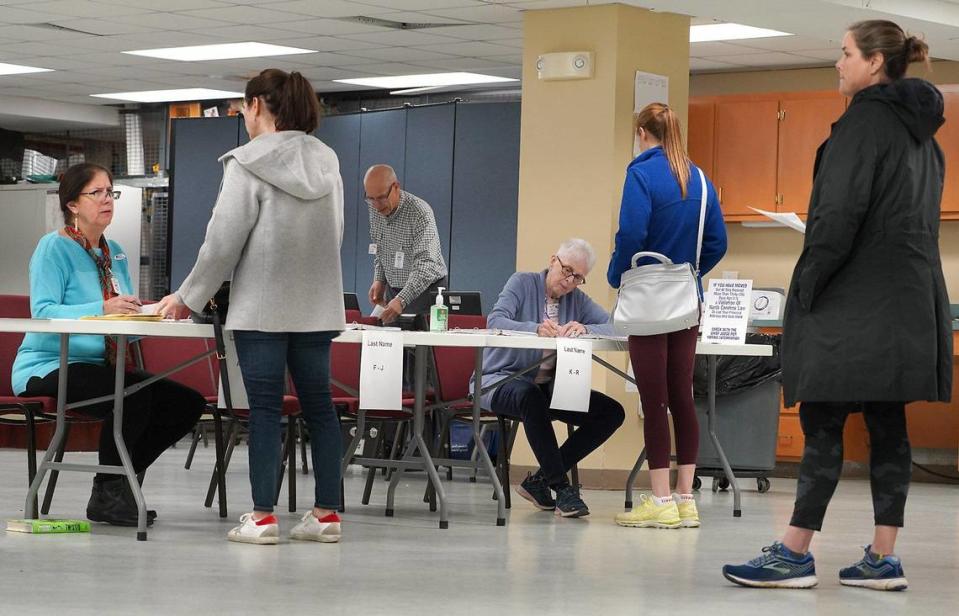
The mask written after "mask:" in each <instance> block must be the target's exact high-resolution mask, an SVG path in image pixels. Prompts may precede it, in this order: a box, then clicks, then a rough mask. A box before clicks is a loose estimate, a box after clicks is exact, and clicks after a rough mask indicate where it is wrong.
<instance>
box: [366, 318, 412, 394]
mask: <svg viewBox="0 0 959 616" xmlns="http://www.w3.org/2000/svg"><path fill="white" fill-rule="evenodd" d="M362 344H363V350H362V352H361V353H360V405H361V406H362V407H363V408H364V409H376V410H385V411H398V410H400V409H402V408H403V333H402V332H394V331H383V330H363V342H362Z"/></svg>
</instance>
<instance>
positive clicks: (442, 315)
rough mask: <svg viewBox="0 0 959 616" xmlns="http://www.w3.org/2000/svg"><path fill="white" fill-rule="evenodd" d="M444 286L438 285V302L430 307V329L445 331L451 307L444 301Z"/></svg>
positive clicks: (432, 330)
mask: <svg viewBox="0 0 959 616" xmlns="http://www.w3.org/2000/svg"><path fill="white" fill-rule="evenodd" d="M443 289H444V287H437V290H438V293H437V294H436V304H435V305H434V306H432V307H431V308H430V331H431V332H445V331H446V329H447V328H446V322H447V317H448V316H449V309H448V308H447V307H446V304H444V303H443Z"/></svg>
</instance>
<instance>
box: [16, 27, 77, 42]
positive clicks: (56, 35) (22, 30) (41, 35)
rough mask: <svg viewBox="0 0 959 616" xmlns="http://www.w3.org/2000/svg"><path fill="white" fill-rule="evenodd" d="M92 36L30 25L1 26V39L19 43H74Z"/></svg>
mask: <svg viewBox="0 0 959 616" xmlns="http://www.w3.org/2000/svg"><path fill="white" fill-rule="evenodd" d="M90 36H91V35H90V34H83V33H80V32H70V31H69V30H56V29H53V28H38V27H36V26H29V25H22V24H21V25H13V26H0V38H4V39H13V40H18V41H73V40H76V39H79V38H88V37H90Z"/></svg>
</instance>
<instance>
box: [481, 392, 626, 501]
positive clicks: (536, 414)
mask: <svg viewBox="0 0 959 616" xmlns="http://www.w3.org/2000/svg"><path fill="white" fill-rule="evenodd" d="M551 397H552V391H551V387H550V384H548V383H547V384H543V385H536V384H534V383H531V382H529V381H525V380H523V379H514V380H512V381H510V382H508V383H503V384H502V385H500V386H499V387H497V388H496V390H495V391H494V392H493V397H492V399H491V401H490V407H491V410H493V412H495V413H499V414H502V415H509V416H511V417H516V418H518V419H521V420H522V421H523V429H524V430H525V432H526V439H527V440H528V441H529V446H530V448H532V450H533V455H535V456H536V461H537V462H539V466H540V469H541V470H542V471H543V476H544V477H545V478H546V481H547V482H548V483H549V485H550V486H558V485H563V484H564V483H566V473H567V471H569V469H571V468H573V465H574V464H576V463H578V462H579V461H580V460H582V459H583V458H585V457H586V456H587V455H589V454H590V452H592V451H593V450H594V449H596V448H597V447H599V446H600V445H602V444H603V443H605V442H606V439H608V438H609V437H610V436H611V435H612V434H613V432H615V431H616V429H617V428H619V427H620V426H621V425H623V420H624V419H625V417H626V414H625V413H624V412H623V406H622V405H621V404H620V403H619V402H617V401H615V400H613V399H612V398H610V397H609V396H607V395H605V394H601V393H599V392H598V391H594V392H591V393H590V396H589V412H588V413H577V412H573V411H559V410H556V409H551V408H549V402H550V398H551ZM554 420H558V421H562V422H563V423H567V424H572V425H574V426H577V427H578V429H577V430H576V431H575V432H573V434H572V435H571V436H570V437H569V438H568V439H566V442H565V443H563V446H562V447H560V446H559V445H558V444H557V443H556V433H555V432H554V431H553V424H552V423H551V422H552V421H554Z"/></svg>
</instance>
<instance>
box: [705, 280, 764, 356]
mask: <svg viewBox="0 0 959 616" xmlns="http://www.w3.org/2000/svg"><path fill="white" fill-rule="evenodd" d="M752 289H753V281H752V280H727V279H722V278H712V279H710V281H709V293H708V294H707V296H706V297H707V300H706V307H705V310H704V312H703V320H702V324H701V325H700V327H699V331H700V332H701V333H702V341H703V342H705V343H707V344H745V342H746V326H747V324H748V322H749V309H750V306H751V305H752Z"/></svg>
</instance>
